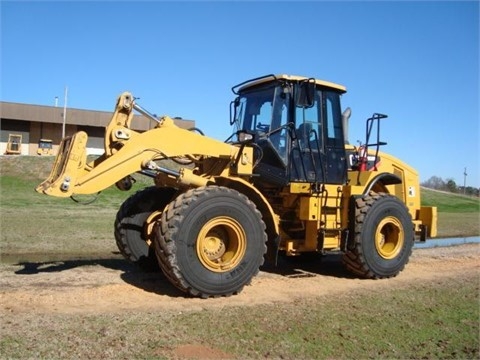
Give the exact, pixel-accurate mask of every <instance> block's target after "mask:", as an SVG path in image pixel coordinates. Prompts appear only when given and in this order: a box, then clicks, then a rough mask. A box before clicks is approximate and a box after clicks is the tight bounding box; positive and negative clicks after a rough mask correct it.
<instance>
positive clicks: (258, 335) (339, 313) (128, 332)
mask: <svg viewBox="0 0 480 360" xmlns="http://www.w3.org/2000/svg"><path fill="white" fill-rule="evenodd" d="M51 161H52V159H51V158H35V157H22V158H20V157H18V158H15V157H13V158H5V157H0V166H1V167H0V169H1V177H0V209H1V222H0V228H1V234H0V235H1V237H0V240H1V241H0V254H1V255H2V256H5V255H7V254H8V255H12V254H13V255H15V256H16V258H17V259H19V260H20V259H21V257H22V256H23V257H25V258H26V259H27V258H29V259H31V258H32V256H35V255H39V254H40V255H42V254H48V255H52V254H71V255H89V254H100V253H105V254H111V252H112V251H116V250H117V249H116V246H115V242H114V240H113V221H114V218H115V214H116V211H117V209H118V207H119V206H120V204H121V203H122V202H123V201H124V200H125V199H126V198H127V197H128V196H129V195H130V194H131V193H132V192H130V193H122V192H120V191H118V190H116V189H107V190H106V191H104V192H103V193H102V194H101V195H100V197H99V199H98V200H97V201H96V202H94V203H92V204H90V205H79V204H76V203H74V202H72V201H71V200H70V199H56V198H50V197H47V196H44V195H40V194H37V193H35V192H34V191H33V189H34V187H35V186H36V185H37V184H38V183H39V181H40V180H41V179H42V180H43V179H44V178H45V177H46V176H47V175H48V172H49V169H50V166H51ZM144 185H145V183H144V182H140V184H136V185H135V186H137V187H138V188H139V187H141V186H144ZM423 196H424V197H423V199H424V204H425V205H434V206H438V207H439V235H440V236H470V235H477V236H478V235H479V232H480V230H479V200H478V199H472V198H465V197H463V196H458V195H449V194H442V193H436V192H431V191H428V190H426V191H423ZM83 200H88V199H87V198H85V199H83ZM479 291H480V289H479V282H478V273H476V274H475V273H473V274H465V276H464V277H462V278H461V279H458V278H449V277H446V278H445V279H443V280H441V281H437V282H435V283H413V284H406V285H405V286H404V287H401V288H398V289H392V290H391V291H388V292H382V293H376V292H367V291H362V290H359V291H355V292H353V293H349V294H342V295H340V296H338V297H330V298H322V297H319V298H314V299H306V300H304V301H297V302H295V303H293V304H292V303H288V304H283V303H278V304H275V303H274V304H269V305H262V306H255V307H249V308H248V311H246V308H244V307H238V308H237V307H229V308H225V309H224V308H221V309H217V310H204V309H200V310H197V311H191V312H180V313H171V312H167V313H161V312H160V313H152V312H148V311H147V312H140V313H139V312H125V313H121V314H118V313H114V314H110V313H105V314H92V315H85V314H81V315H79V314H36V315H35V316H33V315H32V314H20V315H18V316H15V317H8V323H7V324H5V326H6V328H7V329H8V332H2V333H1V334H2V335H1V337H0V354H1V355H0V357H5V358H21V359H23V358H35V359H47V358H48V359H54V358H57V359H65V358H71V359H74V358H76V359H78V358H85V359H87V358H89V359H98V358H115V359H133V358H151V359H153V358H155V359H159V358H160V359H162V358H169V357H168V356H165V355H164V354H168V353H169V351H170V350H171V349H173V348H175V347H176V346H177V345H179V344H201V345H205V346H208V347H210V348H215V349H220V350H222V351H223V352H225V353H226V354H231V355H232V356H234V357H237V358H241V359H242V358H248V359H260V358H269V359H270V358H272V359H325V358H328V359H354V358H355V359H367V358H372V359H386V358H389V359H392V358H394V359H408V358H410V359H420V358H422V359H442V358H443V359H476V358H478V356H479V321H478V320H479ZM0 320H1V319H0Z"/></svg>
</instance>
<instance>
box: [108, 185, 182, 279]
mask: <svg viewBox="0 0 480 360" xmlns="http://www.w3.org/2000/svg"><path fill="white" fill-rule="evenodd" d="M174 193H175V190H174V189H171V188H157V187H155V186H152V187H148V188H145V189H143V190H140V191H138V192H137V193H135V194H133V195H132V196H130V197H129V198H128V199H127V200H125V202H124V203H123V204H122V205H121V206H120V209H119V210H118V212H117V217H116V219H115V225H114V226H115V240H116V243H117V247H118V249H119V250H120V253H121V254H122V255H123V257H124V258H125V259H127V260H128V261H130V262H131V263H134V264H136V265H138V266H139V267H140V268H142V269H143V270H145V271H149V272H150V271H158V270H159V267H158V263H157V258H156V257H155V250H154V248H153V244H152V243H151V241H150V240H149V239H147V231H146V230H147V229H146V223H145V221H146V220H147V218H148V217H149V216H150V214H151V213H152V212H154V211H157V210H162V209H163V208H164V207H165V206H166V205H167V204H168V203H169V202H170V200H171V199H172V197H173V195H174Z"/></svg>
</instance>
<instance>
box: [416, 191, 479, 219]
mask: <svg viewBox="0 0 480 360" xmlns="http://www.w3.org/2000/svg"><path fill="white" fill-rule="evenodd" d="M422 205H423V206H436V207H437V209H438V211H439V212H446V213H477V214H478V213H479V212H480V198H477V197H471V196H464V195H460V194H453V193H447V192H443V191H435V190H430V189H426V188H422Z"/></svg>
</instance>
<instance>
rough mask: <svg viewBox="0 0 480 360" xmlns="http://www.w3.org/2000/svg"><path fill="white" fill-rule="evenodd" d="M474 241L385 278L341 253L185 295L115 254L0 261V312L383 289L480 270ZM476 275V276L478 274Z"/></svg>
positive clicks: (415, 259)
mask: <svg viewBox="0 0 480 360" xmlns="http://www.w3.org/2000/svg"><path fill="white" fill-rule="evenodd" d="M479 255H480V245H479V244H468V245H459V246H454V247H448V248H432V249H416V250H414V252H413V255H412V257H411V258H410V262H409V264H407V266H406V268H405V270H404V271H403V272H401V273H400V275H398V276H397V277H396V278H392V279H388V280H363V279H357V278H354V277H352V276H350V275H349V273H348V272H346V271H345V270H344V269H343V266H342V265H341V261H340V258H339V257H335V256H330V257H325V258H323V259H322V261H321V262H314V261H310V262H303V263H302V262H286V261H285V260H283V261H282V263H281V266H280V267H276V268H273V267H269V268H267V267H266V268H264V269H262V271H261V272H260V273H259V274H258V275H257V276H256V277H255V278H254V279H253V281H252V284H251V285H250V286H246V287H245V288H244V290H243V291H242V292H241V293H240V294H238V295H234V296H231V297H228V298H216V299H208V300H203V299H196V298H188V297H185V296H184V295H183V293H181V292H179V291H177V290H176V289H175V288H174V287H173V286H172V285H170V283H169V282H168V281H167V280H166V279H165V278H164V277H163V275H162V274H160V273H144V272H142V271H141V270H139V269H137V268H136V267H135V266H132V265H130V264H128V263H127V262H126V261H124V260H123V259H122V258H121V257H120V256H119V255H115V254H113V255H112V256H110V257H108V258H103V259H102V258H98V259H83V260H82V259H80V260H78V259H77V260H63V261H62V260H56V261H48V262H44V261H43V262H25V261H24V262H20V263H16V264H2V265H1V266H0V303H1V308H0V314H1V313H2V312H3V313H5V312H7V313H10V315H11V314H12V313H85V314H95V313H105V312H123V311H126V310H127V311H128V310H133V311H142V310H148V311H151V310H155V309H158V310H160V309H161V310H162V311H174V312H175V311H182V312H186V311H196V310H201V309H209V308H215V307H226V306H254V305H258V304H269V303H278V302H293V301H294V300H295V299H298V298H300V297H301V298H306V297H318V296H335V295H336V294H339V293H343V292H348V291H350V290H354V289H368V288H374V289H377V290H388V289H389V288H394V287H397V286H402V285H405V284H406V283H408V282H417V281H435V279H436V278H439V277H444V276H449V277H456V276H461V274H464V273H470V274H472V273H476V274H478V275H480V256H479ZM479 279H480V277H479Z"/></svg>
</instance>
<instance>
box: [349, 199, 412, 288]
mask: <svg viewBox="0 0 480 360" xmlns="http://www.w3.org/2000/svg"><path fill="white" fill-rule="evenodd" d="M352 211H354V218H355V220H354V224H353V238H352V239H351V242H350V244H349V246H348V250H347V252H346V254H345V255H344V257H343V262H344V264H345V265H346V267H347V269H348V270H349V271H351V272H352V273H354V274H355V275H359V276H361V277H364V278H370V279H382V278H389V277H394V276H396V275H398V274H399V273H400V271H402V270H403V269H404V267H405V265H406V264H407V263H408V260H409V258H410V255H411V253H412V248H413V243H414V229H413V223H412V218H411V216H410V213H409V212H408V209H407V207H406V206H405V205H404V204H403V203H402V202H401V201H400V200H399V199H398V198H396V197H394V196H391V195H388V194H384V193H378V194H377V193H374V192H371V193H370V194H369V195H365V196H363V197H361V198H357V199H355V202H354V209H352Z"/></svg>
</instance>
